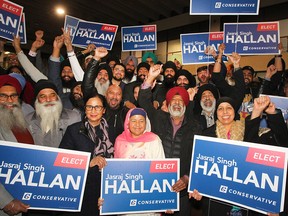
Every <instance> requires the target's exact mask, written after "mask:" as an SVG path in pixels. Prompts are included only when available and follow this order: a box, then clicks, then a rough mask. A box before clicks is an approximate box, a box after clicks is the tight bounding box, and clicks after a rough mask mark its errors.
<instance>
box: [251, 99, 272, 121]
mask: <svg viewBox="0 0 288 216" xmlns="http://www.w3.org/2000/svg"><path fill="white" fill-rule="evenodd" d="M269 103H270V98H269V97H268V96H261V97H259V98H255V99H254V106H253V111H252V114H251V119H254V118H257V117H259V116H260V115H261V114H262V112H263V111H264V110H265V109H266V108H267V107H268V105H269Z"/></svg>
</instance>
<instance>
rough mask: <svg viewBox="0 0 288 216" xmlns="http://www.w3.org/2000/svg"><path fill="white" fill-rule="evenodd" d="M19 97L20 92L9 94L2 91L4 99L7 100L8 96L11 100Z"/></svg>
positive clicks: (2, 98) (1, 96)
mask: <svg viewBox="0 0 288 216" xmlns="http://www.w3.org/2000/svg"><path fill="white" fill-rule="evenodd" d="M18 97H19V95H18V94H11V95H7V94H3V93H0V100H2V101H6V100H8V98H10V99H11V100H15V99H18Z"/></svg>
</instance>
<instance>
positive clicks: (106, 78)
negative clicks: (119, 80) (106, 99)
mask: <svg viewBox="0 0 288 216" xmlns="http://www.w3.org/2000/svg"><path fill="white" fill-rule="evenodd" d="M97 71H98V73H97V77H96V79H95V82H94V85H95V88H96V89H97V92H98V93H99V94H101V95H103V96H105V95H106V92H107V89H108V88H109V86H110V84H111V80H112V70H111V68H110V66H109V65H108V64H106V63H105V64H101V65H99V68H98V70H97Z"/></svg>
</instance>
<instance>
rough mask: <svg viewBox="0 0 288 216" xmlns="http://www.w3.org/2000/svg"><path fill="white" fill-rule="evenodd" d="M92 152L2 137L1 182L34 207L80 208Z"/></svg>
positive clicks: (52, 208)
mask: <svg viewBox="0 0 288 216" xmlns="http://www.w3.org/2000/svg"><path fill="white" fill-rule="evenodd" d="M89 161H90V153H87V152H80V151H72V150H65V149H58V148H49V147H43V146H36V145H28V144H20V143H13V142H6V141H0V182H1V183H2V184H3V185H4V187H5V188H6V190H7V191H8V192H9V193H10V194H11V195H12V196H13V197H15V198H16V199H19V200H21V201H22V202H23V203H26V204H29V205H30V209H40V210H57V211H78V212H79V211H80V210H81V205H82V198H83V194H84V188H85V183H86V177H87V171H88V166H89Z"/></svg>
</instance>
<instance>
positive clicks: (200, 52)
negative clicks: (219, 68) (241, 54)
mask: <svg viewBox="0 0 288 216" xmlns="http://www.w3.org/2000/svg"><path fill="white" fill-rule="evenodd" d="M221 43H223V32H210V33H209V32H208V33H191V34H181V35H180V44H181V51H182V63H183V64H184V65H185V64H202V63H210V62H215V60H214V58H213V56H212V55H206V54H205V53H204V51H205V49H206V47H207V46H211V47H213V48H214V50H216V51H217V50H218V46H219V45H220V44H221Z"/></svg>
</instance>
